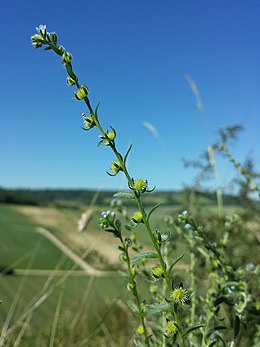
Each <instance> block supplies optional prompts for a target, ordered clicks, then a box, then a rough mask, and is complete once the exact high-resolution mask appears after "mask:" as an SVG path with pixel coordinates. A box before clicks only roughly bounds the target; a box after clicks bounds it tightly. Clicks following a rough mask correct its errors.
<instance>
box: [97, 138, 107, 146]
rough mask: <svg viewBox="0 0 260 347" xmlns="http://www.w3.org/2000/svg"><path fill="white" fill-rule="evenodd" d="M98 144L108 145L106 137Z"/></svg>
mask: <svg viewBox="0 0 260 347" xmlns="http://www.w3.org/2000/svg"><path fill="white" fill-rule="evenodd" d="M98 146H109V141H108V140H107V139H103V140H101V141H99V143H98Z"/></svg>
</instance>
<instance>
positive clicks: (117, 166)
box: [111, 161, 122, 174]
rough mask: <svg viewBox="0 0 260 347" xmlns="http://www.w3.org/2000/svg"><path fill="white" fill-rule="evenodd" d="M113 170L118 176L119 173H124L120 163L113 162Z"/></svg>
mask: <svg viewBox="0 0 260 347" xmlns="http://www.w3.org/2000/svg"><path fill="white" fill-rule="evenodd" d="M111 170H112V171H113V172H114V173H115V174H117V173H118V172H119V171H122V168H121V164H120V162H119V161H113V163H112V164H111Z"/></svg>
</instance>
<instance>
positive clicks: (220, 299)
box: [214, 296, 227, 306]
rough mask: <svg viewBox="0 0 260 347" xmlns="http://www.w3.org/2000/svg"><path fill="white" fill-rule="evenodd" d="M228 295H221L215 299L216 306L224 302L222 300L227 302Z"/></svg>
mask: <svg viewBox="0 0 260 347" xmlns="http://www.w3.org/2000/svg"><path fill="white" fill-rule="evenodd" d="M226 299H227V298H226V297H225V296H220V297H219V298H217V299H216V300H215V301H214V306H218V305H220V304H222V302H225V301H226Z"/></svg>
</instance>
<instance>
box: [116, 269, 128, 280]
mask: <svg viewBox="0 0 260 347" xmlns="http://www.w3.org/2000/svg"><path fill="white" fill-rule="evenodd" d="M117 273H118V275H119V276H121V277H124V278H127V279H129V274H128V272H125V271H121V270H118V271H117Z"/></svg>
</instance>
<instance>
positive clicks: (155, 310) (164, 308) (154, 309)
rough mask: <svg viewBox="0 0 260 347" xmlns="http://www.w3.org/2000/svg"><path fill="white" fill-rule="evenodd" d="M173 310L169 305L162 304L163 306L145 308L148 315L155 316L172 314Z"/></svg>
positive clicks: (156, 305) (152, 305) (147, 306)
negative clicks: (156, 314)
mask: <svg viewBox="0 0 260 347" xmlns="http://www.w3.org/2000/svg"><path fill="white" fill-rule="evenodd" d="M171 310H172V308H171V306H170V305H169V304H167V303H161V304H151V305H146V306H145V313H146V314H147V315H150V314H155V313H158V312H162V311H163V312H171Z"/></svg>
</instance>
